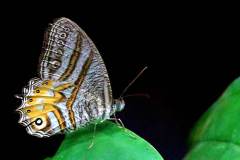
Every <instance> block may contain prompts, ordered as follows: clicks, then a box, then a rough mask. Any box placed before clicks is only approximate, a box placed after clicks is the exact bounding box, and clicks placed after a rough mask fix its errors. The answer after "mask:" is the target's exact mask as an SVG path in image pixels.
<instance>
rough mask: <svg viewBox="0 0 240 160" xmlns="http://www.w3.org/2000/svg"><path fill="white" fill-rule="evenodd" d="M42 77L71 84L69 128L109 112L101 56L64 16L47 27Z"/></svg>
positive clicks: (108, 90)
mask: <svg viewBox="0 0 240 160" xmlns="http://www.w3.org/2000/svg"><path fill="white" fill-rule="evenodd" d="M39 73H40V77H41V79H42V80H53V81H60V82H61V81H64V82H67V83H71V84H73V86H74V87H73V88H72V89H70V90H64V91H62V92H63V93H65V94H66V95H69V96H67V101H66V107H67V108H66V109H65V111H68V112H69V119H70V123H71V126H72V127H71V128H76V127H81V126H83V125H85V124H87V123H88V122H91V121H93V120H98V119H106V118H108V117H109V116H110V114H111V113H112V110H111V105H112V91H111V86H110V82H109V77H108V74H107V70H106V67H105V65H104V63H103V60H102V58H101V56H100V54H99V52H98V50H97V48H96V47H95V45H94V44H93V42H92V41H91V39H90V38H89V37H88V36H87V35H86V33H85V32H84V31H83V30H82V29H81V28H80V27H79V26H78V25H77V24H75V23H74V22H73V21H71V20H69V19H67V18H60V19H57V20H56V21H55V22H54V23H53V24H52V25H51V26H50V27H49V28H48V29H47V31H46V33H45V38H44V43H43V51H42V55H41V57H40V64H39Z"/></svg>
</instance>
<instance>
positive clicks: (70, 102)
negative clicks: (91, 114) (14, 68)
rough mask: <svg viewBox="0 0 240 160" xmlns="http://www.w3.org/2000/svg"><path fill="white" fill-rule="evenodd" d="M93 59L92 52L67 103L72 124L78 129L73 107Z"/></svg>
mask: <svg viewBox="0 0 240 160" xmlns="http://www.w3.org/2000/svg"><path fill="white" fill-rule="evenodd" d="M92 59H93V52H90V54H89V57H88V58H87V60H86V62H85V63H84V65H83V68H82V71H81V73H80V75H79V77H78V79H77V80H76V82H75V85H76V87H75V88H74V90H73V91H72V94H71V97H70V98H69V99H68V101H67V109H68V111H69V117H70V122H71V124H72V126H73V128H76V122H75V119H74V112H73V110H72V106H73V103H74V101H75V99H76V97H77V94H78V91H79V89H80V87H81V84H82V82H83V80H84V78H85V76H86V74H87V71H88V69H89V67H90V65H91V63H92Z"/></svg>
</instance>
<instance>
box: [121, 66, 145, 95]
mask: <svg viewBox="0 0 240 160" xmlns="http://www.w3.org/2000/svg"><path fill="white" fill-rule="evenodd" d="M147 68H148V67H147V66H146V67H144V68H143V69H142V70H141V71H140V72H139V73H138V74H137V76H136V77H135V78H134V79H133V80H132V81H131V82H130V83H129V84H128V85H127V87H125V88H124V90H123V91H122V93H121V94H120V96H119V98H120V99H121V98H122V97H123V95H124V94H125V93H126V92H127V90H128V88H129V87H131V85H132V84H133V83H134V82H135V81H136V80H137V79H138V78H139V77H140V76H141V75H142V74H143V72H144V71H145V70H146V69H147Z"/></svg>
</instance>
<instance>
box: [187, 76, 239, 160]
mask: <svg viewBox="0 0 240 160" xmlns="http://www.w3.org/2000/svg"><path fill="white" fill-rule="evenodd" d="M190 148H191V150H190V152H189V153H188V154H187V156H186V157H185V160H239V159H240V78H238V79H236V80H235V81H234V82H233V83H232V84H231V85H230V86H229V87H228V88H227V90H226V91H225V92H224V94H223V95H222V96H221V97H220V98H219V99H218V100H217V101H216V102H215V103H214V104H213V105H212V106H211V107H210V108H209V110H208V111H207V112H206V113H205V114H204V115H203V116H202V117H201V118H200V120H199V121H198V122H197V123H196V126H195V127H194V129H193V131H192V133H191V136H190Z"/></svg>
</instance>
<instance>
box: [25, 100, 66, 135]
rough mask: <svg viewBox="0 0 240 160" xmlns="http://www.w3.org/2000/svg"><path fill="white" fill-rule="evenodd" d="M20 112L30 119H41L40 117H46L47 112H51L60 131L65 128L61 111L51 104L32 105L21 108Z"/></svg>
mask: <svg viewBox="0 0 240 160" xmlns="http://www.w3.org/2000/svg"><path fill="white" fill-rule="evenodd" d="M21 110H22V112H23V113H25V114H26V115H27V116H28V117H29V118H30V119H32V118H35V117H38V118H39V117H41V115H47V113H49V112H53V113H54V115H55V116H56V118H57V120H58V124H59V125H60V128H61V130H63V129H65V128H66V124H65V121H64V117H63V116H62V114H61V111H60V110H59V109H58V107H57V106H55V105H52V104H41V105H32V106H28V107H25V108H21Z"/></svg>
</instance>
